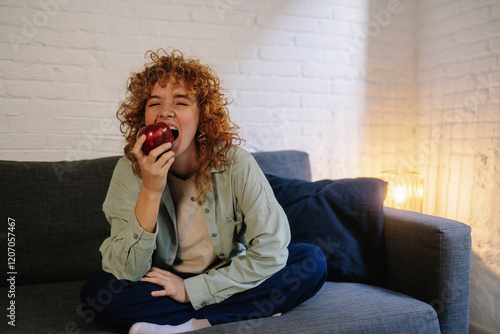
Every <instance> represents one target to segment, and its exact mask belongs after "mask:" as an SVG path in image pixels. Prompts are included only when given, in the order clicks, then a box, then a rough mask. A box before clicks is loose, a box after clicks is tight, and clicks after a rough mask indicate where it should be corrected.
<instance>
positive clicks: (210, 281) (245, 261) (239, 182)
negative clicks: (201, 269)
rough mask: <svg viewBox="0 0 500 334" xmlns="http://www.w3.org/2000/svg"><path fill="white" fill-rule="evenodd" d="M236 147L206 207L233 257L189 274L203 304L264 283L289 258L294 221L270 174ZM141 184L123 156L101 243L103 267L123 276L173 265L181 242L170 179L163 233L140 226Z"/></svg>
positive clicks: (197, 304) (223, 253)
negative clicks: (107, 231)
mask: <svg viewBox="0 0 500 334" xmlns="http://www.w3.org/2000/svg"><path fill="white" fill-rule="evenodd" d="M228 154H234V161H233V162H232V163H231V164H229V165H226V166H224V168H222V169H221V170H215V169H212V170H210V172H211V175H212V191H211V192H210V193H209V195H208V196H207V198H206V199H205V201H204V202H203V203H202V207H203V212H204V216H205V223H206V226H207V229H208V233H209V235H210V238H211V241H212V244H213V246H214V249H215V252H216V254H217V256H218V257H219V258H220V259H221V260H223V261H230V264H229V265H228V266H225V267H222V268H218V269H212V270H209V271H208V272H206V273H202V274H199V275H196V276H193V277H191V278H188V279H186V280H185V281H184V283H185V286H186V290H187V293H188V295H189V298H190V300H191V303H192V305H193V307H194V308H195V309H200V308H202V307H203V306H206V305H210V304H214V303H218V302H221V301H223V300H225V299H226V298H228V297H230V296H232V295H233V294H235V293H237V292H241V291H245V290H248V289H250V288H253V287H255V286H257V285H258V284H260V283H262V282H263V281H264V280H265V279H266V278H268V277H270V276H272V275H273V274H275V273H276V272H278V271H279V270H280V269H282V268H283V267H284V266H285V264H286V261H287V258H288V249H287V246H288V244H289V242H290V228H289V225H288V220H287V217H286V215H285V213H284V211H283V209H282V207H281V206H280V204H279V203H278V202H277V200H276V198H275V197H274V193H273V191H272V189H271V186H270V185H269V183H268V181H267V179H266V177H265V176H264V174H263V172H262V171H261V169H260V167H259V166H258V164H257V162H256V161H255V159H254V158H253V156H252V155H251V154H250V153H248V152H246V151H245V150H243V149H241V148H238V147H231V149H230V150H229V152H228ZM141 184H142V180H141V179H140V178H138V177H137V176H135V175H134V174H133V172H132V163H131V162H130V160H128V159H126V158H124V157H123V158H121V159H120V160H119V161H118V163H117V165H116V167H115V170H114V172H113V177H112V179H111V183H110V186H109V189H108V193H107V196H106V199H105V201H104V204H103V210H104V213H105V215H106V218H107V220H108V221H109V223H110V224H111V233H110V236H109V237H108V238H107V239H106V240H105V241H104V242H103V244H102V245H101V248H100V252H101V253H102V257H103V259H102V266H103V270H104V271H106V272H109V273H111V274H113V275H114V276H115V277H117V278H118V279H127V280H131V281H138V280H140V279H141V278H142V277H143V276H144V274H146V272H147V271H148V270H149V269H150V268H151V267H152V266H155V267H159V268H163V269H168V268H169V267H170V266H171V265H172V264H173V262H174V260H175V258H176V252H177V249H178V246H179V245H178V240H177V227H176V214H175V207H174V203H173V201H172V198H171V196H170V191H169V189H168V185H167V187H166V189H165V191H164V192H163V194H162V198H161V204H160V208H159V214H158V220H157V227H156V231H155V233H149V232H147V231H145V230H144V229H143V228H142V227H141V226H140V225H139V223H138V221H137V218H136V217H135V215H134V208H135V204H136V201H137V197H138V196H139V191H140V189H141Z"/></svg>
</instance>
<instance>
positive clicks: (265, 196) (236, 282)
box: [185, 150, 290, 309]
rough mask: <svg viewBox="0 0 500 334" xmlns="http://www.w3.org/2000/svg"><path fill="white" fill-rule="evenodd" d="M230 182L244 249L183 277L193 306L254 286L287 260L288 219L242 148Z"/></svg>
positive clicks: (277, 269)
mask: <svg viewBox="0 0 500 334" xmlns="http://www.w3.org/2000/svg"><path fill="white" fill-rule="evenodd" d="M240 152H241V153H240ZM231 181H232V182H231V184H232V189H231V191H232V192H233V196H232V197H233V198H234V199H235V200H236V202H237V205H239V207H240V209H241V211H242V213H243V216H244V218H243V219H244V224H245V226H246V230H245V242H246V247H247V250H246V252H245V253H244V254H242V255H239V256H236V257H235V258H233V259H232V262H231V264H230V265H228V266H226V267H223V268H219V269H217V270H211V271H209V272H208V273H206V274H201V275H197V276H194V277H191V278H188V279H186V280H185V286H186V291H187V293H188V295H189V298H190V300H191V304H192V305H193V307H194V308H195V309H200V308H202V307H204V306H206V305H210V304H214V303H218V302H221V301H223V300H225V299H226V298H228V297H230V296H232V295H233V294H235V293H238V292H242V291H245V290H248V289H251V288H253V287H256V286H257V285H259V284H261V283H262V282H264V281H265V280H266V279H267V278H268V277H270V276H272V275H273V274H275V273H276V272H278V271H279V270H281V269H282V268H283V267H284V266H285V265H286V261H287V259H288V244H289V242H290V227H289V224H288V219H287V217H286V214H285V212H284V210H283V208H282V207H281V205H280V204H279V203H278V201H277V200H276V198H275V196H274V193H273V191H272V188H271V186H270V185H269V182H268V181H267V179H266V177H265V175H264V173H263V172H262V171H261V169H260V167H259V166H258V164H257V162H256V161H255V160H254V158H253V157H252V156H251V155H250V154H249V153H247V152H246V151H243V150H241V151H239V153H238V154H237V156H236V162H235V163H233V165H232V167H231Z"/></svg>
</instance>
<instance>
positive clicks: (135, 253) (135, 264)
mask: <svg viewBox="0 0 500 334" xmlns="http://www.w3.org/2000/svg"><path fill="white" fill-rule="evenodd" d="M140 189H141V180H140V179H139V178H138V177H137V176H135V175H134V174H133V172H132V165H131V162H130V160H128V159H126V158H122V159H120V160H119V161H118V163H117V165H116V167H115V170H114V172H113V176H112V178H111V182H110V185H109V188H108V193H107V195H106V199H105V200H104V204H103V211H104V214H105V216H106V219H107V220H108V222H109V223H110V225H111V233H110V236H109V237H108V238H107V239H106V240H104V242H103V243H102V245H101V247H100V249H99V251H100V252H101V254H102V268H103V270H104V271H106V272H109V273H111V274H113V275H114V276H115V277H116V278H118V279H127V280H131V281H138V280H139V279H141V278H142V277H143V276H144V274H145V273H146V272H147V271H148V270H149V269H150V268H151V262H152V254H153V251H154V250H155V248H156V236H157V234H158V232H159V231H158V230H159V228H158V227H157V228H156V231H155V233H149V232H147V231H146V230H144V229H143V228H142V227H141V225H140V224H139V222H138V221H137V218H136V217H135V214H134V209H135V204H136V202H137V197H138V196H139V191H140Z"/></svg>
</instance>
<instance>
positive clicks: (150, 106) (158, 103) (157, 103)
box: [148, 103, 160, 107]
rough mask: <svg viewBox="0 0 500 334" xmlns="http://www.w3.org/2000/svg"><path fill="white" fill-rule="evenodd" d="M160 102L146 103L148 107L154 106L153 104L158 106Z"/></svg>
mask: <svg viewBox="0 0 500 334" xmlns="http://www.w3.org/2000/svg"><path fill="white" fill-rule="evenodd" d="M159 105H160V104H159V103H151V104H150V105H148V107H154V106H159Z"/></svg>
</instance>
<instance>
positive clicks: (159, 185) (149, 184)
mask: <svg viewBox="0 0 500 334" xmlns="http://www.w3.org/2000/svg"><path fill="white" fill-rule="evenodd" d="M145 140H146V135H142V136H140V137H139V138H137V141H136V143H135V145H134V148H133V149H132V153H133V154H134V156H135V157H136V159H137V162H138V163H139V166H140V167H141V174H142V187H141V191H140V192H139V197H138V198H137V203H136V206H135V210H134V213H135V216H136V218H137V220H138V221H139V224H140V225H141V226H142V228H143V229H145V230H146V231H148V232H151V233H153V232H154V231H155V229H156V220H157V218H158V209H159V207H160V200H161V194H162V193H163V191H164V190H165V187H166V184H167V175H168V171H169V169H170V167H171V166H172V163H173V162H174V160H175V157H174V156H175V154H174V152H172V151H170V148H171V146H172V144H171V143H165V144H162V145H160V146H158V147H157V148H155V149H153V150H152V151H151V152H149V155H145V154H144V152H143V151H142V145H143V144H144V142H145Z"/></svg>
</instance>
